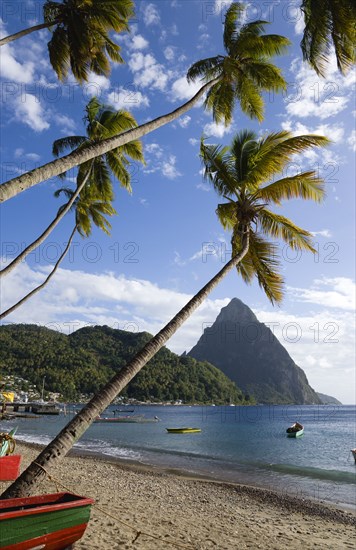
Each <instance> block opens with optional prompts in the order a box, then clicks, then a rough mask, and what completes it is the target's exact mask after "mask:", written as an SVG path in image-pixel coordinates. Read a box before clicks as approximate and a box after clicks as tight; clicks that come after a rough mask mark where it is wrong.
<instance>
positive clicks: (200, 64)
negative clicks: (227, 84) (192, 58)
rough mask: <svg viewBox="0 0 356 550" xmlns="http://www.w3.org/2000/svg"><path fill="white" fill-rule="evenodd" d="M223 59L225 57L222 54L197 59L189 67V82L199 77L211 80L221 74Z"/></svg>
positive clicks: (207, 80) (206, 80) (205, 80)
mask: <svg viewBox="0 0 356 550" xmlns="http://www.w3.org/2000/svg"><path fill="white" fill-rule="evenodd" d="M223 61H224V57H223V56H222V55H217V56H215V57H209V58H207V59H202V60H201V61H197V62H196V63H194V64H193V65H192V66H191V67H190V68H189V69H188V72H187V80H188V82H194V81H195V80H196V79H197V78H200V79H201V80H203V81H204V82H209V80H212V79H213V78H216V77H218V76H221V74H222V63H223Z"/></svg>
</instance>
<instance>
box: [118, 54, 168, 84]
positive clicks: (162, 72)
mask: <svg viewBox="0 0 356 550" xmlns="http://www.w3.org/2000/svg"><path fill="white" fill-rule="evenodd" d="M128 65H129V68H130V70H131V71H132V72H133V73H134V75H135V76H134V83H135V84H136V85H137V86H142V87H143V88H146V87H150V88H153V89H158V90H161V91H164V90H165V89H166V86H167V82H168V79H169V78H170V76H171V72H170V71H167V70H166V69H165V68H164V67H163V65H160V64H159V63H157V61H156V59H155V57H154V56H153V55H152V54H146V55H145V54H143V53H141V52H135V53H134V54H133V55H132V56H131V58H130V59H129V62H128Z"/></svg>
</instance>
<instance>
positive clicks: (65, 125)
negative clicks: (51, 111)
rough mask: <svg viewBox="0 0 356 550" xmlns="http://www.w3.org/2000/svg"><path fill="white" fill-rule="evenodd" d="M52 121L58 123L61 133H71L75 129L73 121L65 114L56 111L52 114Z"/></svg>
mask: <svg viewBox="0 0 356 550" xmlns="http://www.w3.org/2000/svg"><path fill="white" fill-rule="evenodd" d="M54 121H55V122H56V124H58V126H59V127H60V129H61V132H62V133H63V134H71V133H73V132H74V131H75V129H76V124H75V121H74V120H73V119H72V118H70V117H69V116H67V115H61V114H59V113H57V114H55V115H54Z"/></svg>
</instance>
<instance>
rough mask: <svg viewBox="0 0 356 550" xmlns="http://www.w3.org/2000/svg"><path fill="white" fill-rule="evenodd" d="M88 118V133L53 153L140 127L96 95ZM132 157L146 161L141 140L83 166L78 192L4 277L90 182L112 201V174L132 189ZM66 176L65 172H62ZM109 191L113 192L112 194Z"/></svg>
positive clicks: (68, 139) (0, 273) (59, 145)
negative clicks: (130, 168) (102, 101)
mask: <svg viewBox="0 0 356 550" xmlns="http://www.w3.org/2000/svg"><path fill="white" fill-rule="evenodd" d="M85 112H86V114H85V117H84V120H85V121H86V122H87V127H86V133H87V135H86V136H70V137H65V138H61V139H58V140H56V141H55V142H54V144H53V154H54V155H56V156H58V155H59V153H60V152H61V151H63V150H65V149H66V148H70V149H74V148H77V149H80V150H85V148H88V147H91V146H92V145H93V144H95V143H97V142H100V140H102V139H104V138H106V137H110V136H112V135H115V134H116V133H117V132H120V131H123V130H127V129H130V128H134V127H135V126H137V123H136V120H135V119H134V117H133V116H132V115H131V113H129V112H128V111H123V110H119V111H116V110H114V109H113V108H112V107H110V106H107V105H103V104H102V103H100V101H99V100H98V99H97V98H96V97H94V98H92V99H91V100H90V101H89V103H88V105H87V106H86V109H85ZM130 159H132V160H135V161H138V162H144V159H143V153H142V145H141V143H140V142H139V141H133V142H130V143H127V144H125V145H124V146H122V147H117V148H116V149H113V150H111V151H109V152H108V153H106V154H105V155H102V156H100V157H96V158H95V159H94V160H90V161H88V162H86V163H84V164H82V165H80V166H79V171H78V182H77V189H76V191H75V192H74V193H73V194H72V195H71V197H69V201H68V203H67V204H66V205H64V207H63V208H61V209H60V210H59V211H58V214H57V216H56V217H55V219H54V220H53V221H52V222H51V223H50V224H49V226H48V227H47V229H46V230H45V231H44V232H43V233H42V234H41V235H40V236H39V237H38V238H37V239H36V240H35V241H33V242H32V243H31V244H29V245H28V246H27V247H26V248H25V249H24V250H23V251H22V252H21V253H20V254H19V255H18V256H16V258H14V259H13V260H12V261H11V262H10V263H9V264H8V265H7V266H6V267H4V268H3V269H2V270H0V278H1V277H3V276H5V275H7V274H9V273H10V272H11V271H12V270H13V269H14V268H15V267H16V266H17V265H19V264H20V263H21V262H22V261H23V260H24V259H25V258H26V256H27V255H28V254H29V253H30V252H32V251H33V250H35V249H36V248H37V247H38V246H39V245H40V244H41V243H43V242H44V240H45V239H46V238H47V237H48V235H49V234H50V233H51V232H52V231H53V229H54V228H55V227H56V226H57V225H58V224H59V222H60V221H61V219H62V218H63V217H64V216H65V214H66V213H67V212H68V211H69V210H70V208H71V207H72V205H73V203H74V201H75V200H76V198H77V196H78V195H79V194H80V192H81V190H82V188H83V187H84V186H85V185H86V184H87V183H88V185H92V186H96V187H97V188H98V189H99V190H101V193H102V198H103V199H104V200H105V201H106V202H108V201H109V200H110V199H109V196H111V195H112V182H111V177H114V178H116V179H118V180H119V182H120V184H121V185H122V186H123V187H124V188H125V189H127V190H128V191H129V192H131V175H130V171H129V170H128V168H129V166H130V163H131V161H130ZM62 177H65V173H64V174H62ZM108 193H109V195H108Z"/></svg>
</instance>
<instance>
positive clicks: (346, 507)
mask: <svg viewBox="0 0 356 550" xmlns="http://www.w3.org/2000/svg"><path fill="white" fill-rule="evenodd" d="M17 441H18V442H19V443H20V444H21V445H25V446H28V447H29V448H33V449H37V450H38V451H41V450H42V449H44V448H45V447H46V445H45V444H42V443H34V442H28V441H21V440H17ZM67 456H68V457H78V458H92V459H95V460H98V461H103V462H106V463H110V464H115V465H118V466H122V468H124V469H125V468H127V469H130V470H132V471H138V472H140V471H142V472H152V473H156V474H167V475H173V476H177V477H180V478H183V479H192V480H196V481H198V480H201V481H206V482H210V483H217V484H222V485H230V486H232V487H235V486H237V487H244V488H245V489H246V490H248V489H249V488H251V490H253V491H262V492H263V493H271V494H273V495H278V496H279V497H280V498H286V499H291V500H293V501H296V502H300V501H302V502H310V503H311V504H312V505H316V506H317V505H320V506H323V507H325V508H331V509H336V510H340V511H342V512H350V513H353V512H354V514H355V517H356V509H355V508H354V506H353V505H352V504H348V503H343V502H341V503H340V502H333V501H330V500H329V501H325V500H321V499H320V500H319V499H317V498H313V497H312V496H309V495H307V494H306V495H305V496H304V495H302V494H301V495H296V496H294V495H290V494H288V493H286V492H285V491H283V490H281V489H280V488H278V487H276V488H271V486H270V485H264V484H263V483H257V482H254V481H251V482H249V481H247V482H246V481H245V480H243V479H242V480H231V479H228V478H224V477H214V476H213V475H209V474H208V473H203V472H191V471H189V470H185V469H183V468H179V467H175V466H165V465H163V464H161V465H160V464H150V463H144V462H140V461H139V460H135V459H134V458H120V457H119V456H112V455H109V454H107V455H106V454H103V453H99V452H98V451H95V450H94V451H91V450H89V449H82V448H80V449H78V448H73V449H71V451H70V452H69V453H68V455H67Z"/></svg>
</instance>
